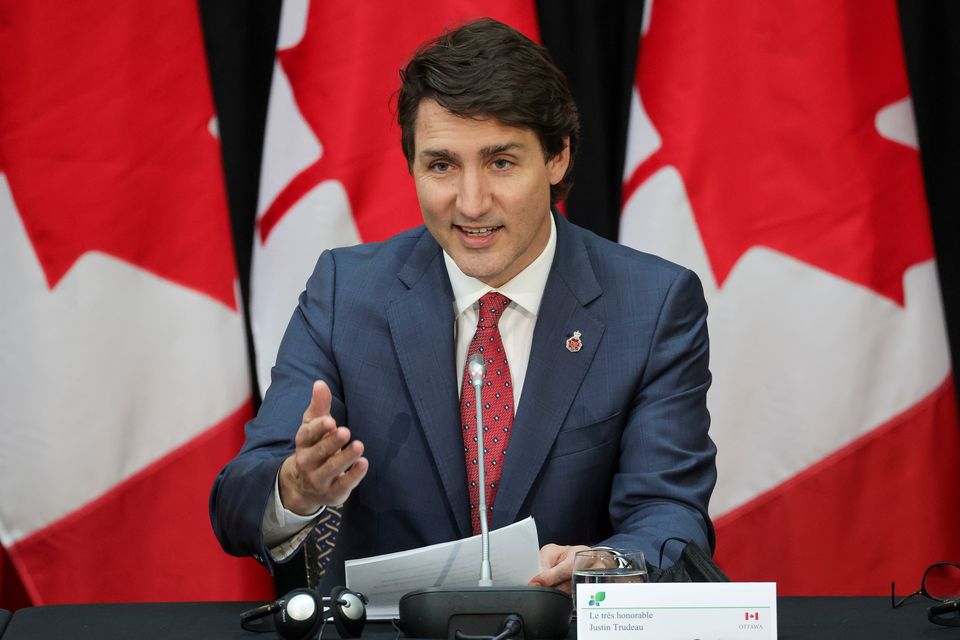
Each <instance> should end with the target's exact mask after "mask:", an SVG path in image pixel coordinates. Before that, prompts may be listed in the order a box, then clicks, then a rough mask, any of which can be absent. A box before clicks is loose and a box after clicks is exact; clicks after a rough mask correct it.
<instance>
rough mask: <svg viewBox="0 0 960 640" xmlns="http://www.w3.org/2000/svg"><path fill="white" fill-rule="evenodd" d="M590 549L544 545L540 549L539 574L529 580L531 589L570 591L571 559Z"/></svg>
mask: <svg viewBox="0 0 960 640" xmlns="http://www.w3.org/2000/svg"><path fill="white" fill-rule="evenodd" d="M589 548H590V547H587V546H585V545H582V544H578V545H576V546H572V547H569V546H568V547H564V546H560V545H557V544H546V545H543V548H542V549H540V573H538V574H537V575H535V576H534V577H533V578H532V579H531V580H530V586H533V587H537V586H539V587H553V588H554V589H559V590H560V591H564V592H566V593H570V591H571V589H572V580H571V579H572V577H573V557H574V556H575V555H576V554H577V551H586V550H587V549H589Z"/></svg>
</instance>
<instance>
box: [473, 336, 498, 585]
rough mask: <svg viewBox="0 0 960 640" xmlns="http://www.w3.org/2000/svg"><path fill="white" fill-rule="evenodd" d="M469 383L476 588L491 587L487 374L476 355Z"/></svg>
mask: <svg viewBox="0 0 960 640" xmlns="http://www.w3.org/2000/svg"><path fill="white" fill-rule="evenodd" d="M469 366H470V383H471V384H472V385H473V391H474V396H475V397H476V400H475V401H474V404H476V405H477V464H478V465H480V477H479V479H478V483H479V485H480V486H479V487H477V488H478V489H479V491H478V492H477V493H478V494H479V505H478V507H477V508H478V509H479V510H480V581H479V583H478V584H477V586H478V587H492V586H493V572H492V570H491V568H490V530H489V525H488V524H487V474H486V469H487V468H486V464H485V463H484V459H483V456H484V451H483V450H484V449H485V448H486V447H485V446H484V445H486V440H485V439H484V437H483V396H482V393H481V392H482V390H483V376H484V375H485V374H486V372H487V365H486V363H485V362H484V361H483V358H482V357H481V356H479V355H477V354H473V355H472V356H470V364H469Z"/></svg>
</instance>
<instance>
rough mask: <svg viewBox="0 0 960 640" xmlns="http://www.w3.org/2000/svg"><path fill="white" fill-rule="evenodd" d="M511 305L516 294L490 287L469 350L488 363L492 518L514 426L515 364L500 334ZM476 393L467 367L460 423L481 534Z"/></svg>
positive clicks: (488, 467) (488, 464)
mask: <svg viewBox="0 0 960 640" xmlns="http://www.w3.org/2000/svg"><path fill="white" fill-rule="evenodd" d="M509 304H510V299H509V298H507V297H506V296H504V295H503V294H500V293H495V292H492V291H491V292H490V293H488V294H486V295H485V296H483V297H482V298H480V318H479V320H478V321H477V333H476V334H475V335H474V336H473V341H472V342H471V343H470V348H469V349H468V350H467V360H468V361H469V359H470V356H472V355H473V354H475V353H477V354H480V355H482V356H483V359H484V361H485V362H486V363H487V373H486V376H485V377H484V382H483V390H482V391H481V397H482V399H483V422H484V427H483V440H484V450H483V454H484V466H485V467H486V483H487V517H488V518H489V517H490V514H491V513H492V512H493V501H494V500H495V499H496V497H497V489H498V488H499V485H500V474H501V470H502V469H503V459H504V456H505V455H506V453H507V442H508V441H509V440H510V432H511V431H512V430H513V382H512V380H511V378H510V365H508V364H507V354H506V352H505V351H504V350H503V339H502V338H501V337H500V329H498V328H497V325H498V324H499V322H500V315H501V314H502V313H503V310H504V309H506V308H507V306H508V305H509ZM475 400H476V392H475V391H474V389H473V387H472V386H471V385H470V376H469V374H468V367H466V366H465V367H464V371H463V387H462V390H461V392H460V422H461V423H462V425H463V445H464V446H463V450H464V455H465V457H466V463H467V485H468V487H469V489H470V520H471V521H472V522H473V533H474V534H477V533H480V512H479V511H478V506H479V504H480V492H479V488H478V487H477V485H478V483H479V481H480V467H478V466H477V408H476V406H475Z"/></svg>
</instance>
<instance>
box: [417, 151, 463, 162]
mask: <svg viewBox="0 0 960 640" xmlns="http://www.w3.org/2000/svg"><path fill="white" fill-rule="evenodd" d="M418 155H420V156H424V157H426V158H430V159H432V160H452V161H454V162H456V161H457V160H458V158H457V154H455V153H453V152H452V151H448V150H447V149H423V150H422V151H420V153H419V154H418Z"/></svg>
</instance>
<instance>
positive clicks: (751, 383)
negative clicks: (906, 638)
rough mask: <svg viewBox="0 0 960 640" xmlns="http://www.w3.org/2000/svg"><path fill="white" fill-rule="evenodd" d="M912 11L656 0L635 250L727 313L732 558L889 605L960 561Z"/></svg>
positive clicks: (725, 446) (641, 117) (712, 399)
mask: <svg viewBox="0 0 960 640" xmlns="http://www.w3.org/2000/svg"><path fill="white" fill-rule="evenodd" d="M900 42H901V39H900V33H899V27H898V21H897V8H896V3H894V2H893V1H892V0H890V1H884V2H879V3H869V4H866V3H862V2H855V1H849V2H835V1H832V0H831V1H827V0H820V1H817V2H810V1H809V0H804V1H803V2H800V1H797V0H787V1H784V2H775V3H766V2H757V3H716V2H709V1H698V2H682V3H681V2H675V1H671V0H653V2H650V1H649V0H648V2H647V7H646V15H645V19H644V25H643V31H642V38H641V45H640V52H639V61H638V65H637V72H636V92H635V95H634V102H633V106H632V112H631V126H630V133H629V141H628V145H627V146H628V151H627V161H626V168H625V175H624V180H625V183H624V207H623V212H622V218H621V227H620V237H621V241H622V242H623V243H625V244H628V245H631V246H635V247H638V248H641V249H644V250H647V251H651V252H653V253H657V254H660V255H663V256H665V257H667V258H669V259H672V260H675V261H677V262H679V263H681V264H684V265H687V266H689V267H691V268H693V269H694V270H695V271H696V272H697V273H698V274H699V276H700V278H701V280H702V281H703V283H704V287H705V291H706V296H707V300H708V303H709V307H710V318H709V328H710V334H711V347H712V350H711V352H712V359H711V369H712V371H713V374H714V385H713V387H712V389H711V391H710V393H709V395H708V406H709V408H710V411H711V414H712V418H713V423H712V424H713V426H712V431H711V433H712V435H713V438H714V439H715V441H716V443H717V447H718V450H719V453H718V459H717V466H718V471H719V480H718V484H717V489H716V492H715V493H714V496H713V501H712V503H711V510H712V513H713V516H714V518H715V523H716V527H717V551H716V558H717V560H718V563H719V564H720V565H721V566H722V567H723V568H724V569H725V571H726V572H727V573H728V574H729V575H730V576H731V578H733V579H735V580H775V581H776V582H777V583H778V593H781V594H784V595H791V594H814V593H826V594H884V593H886V591H887V589H888V588H889V584H890V582H891V580H897V581H898V582H899V581H903V582H905V583H906V582H911V581H916V579H917V577H918V576H919V575H920V573H921V572H922V570H923V567H925V566H927V565H928V564H930V563H931V562H933V561H936V560H943V559H948V558H956V557H957V553H958V552H960V518H957V517H956V505H957V504H958V500H960V430H958V425H957V413H956V400H955V397H954V393H953V379H952V373H951V363H950V361H949V356H948V351H947V338H946V335H945V330H944V322H943V314H942V309H941V300H940V291H939V285H938V281H937V272H936V268H935V266H936V265H935V263H934V253H933V248H932V244H931V236H930V225H929V220H928V217H927V210H926V203H925V199H924V191H923V185H922V182H921V173H920V163H919V157H918V152H917V143H916V136H915V133H914V127H913V119H912V111H911V103H910V97H909V95H908V86H907V80H906V73H905V68H904V61H903V53H902V50H901V45H900Z"/></svg>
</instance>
